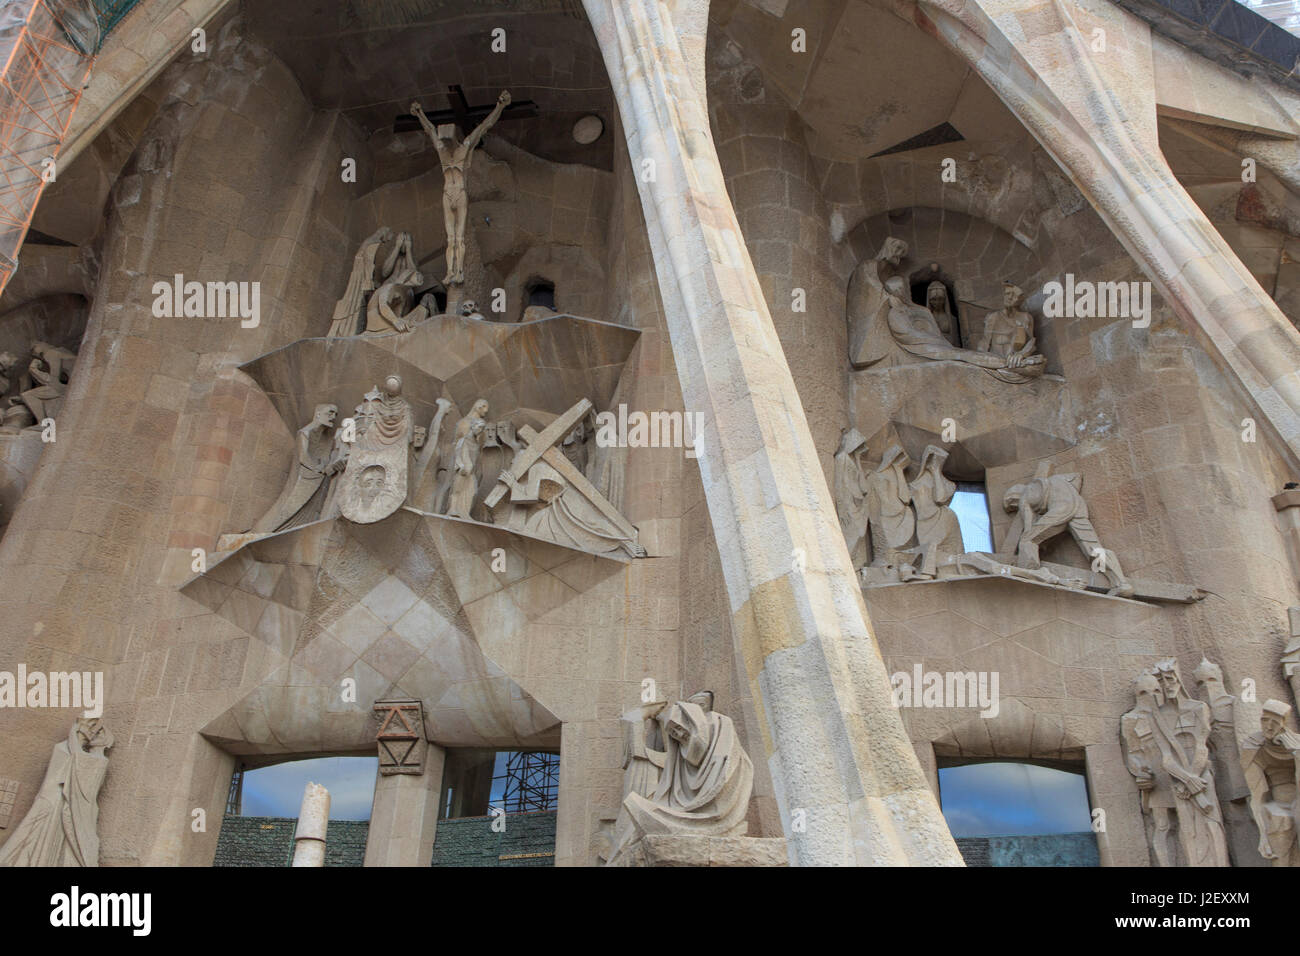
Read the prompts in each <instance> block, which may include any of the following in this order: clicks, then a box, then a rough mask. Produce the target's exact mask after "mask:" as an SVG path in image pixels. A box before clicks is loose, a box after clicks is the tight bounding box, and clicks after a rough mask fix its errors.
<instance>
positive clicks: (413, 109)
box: [411, 101, 424, 116]
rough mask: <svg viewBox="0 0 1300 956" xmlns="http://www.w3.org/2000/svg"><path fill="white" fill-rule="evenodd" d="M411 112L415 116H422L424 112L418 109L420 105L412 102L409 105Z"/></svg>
mask: <svg viewBox="0 0 1300 956" xmlns="http://www.w3.org/2000/svg"><path fill="white" fill-rule="evenodd" d="M411 112H412V113H414V114H415V115H416V116H422V115H424V110H423V109H422V108H421V107H420V104H419V103H418V102H414V101H413V102H412V103H411Z"/></svg>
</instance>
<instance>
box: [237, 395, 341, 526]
mask: <svg viewBox="0 0 1300 956" xmlns="http://www.w3.org/2000/svg"><path fill="white" fill-rule="evenodd" d="M338 413H339V410H338V407H337V406H335V405H317V406H316V414H315V415H313V416H312V420H311V421H310V422H308V423H307V424H306V425H304V426H303V427H302V428H300V429H298V434H297V435H296V436H295V442H294V444H295V453H296V454H295V459H296V460H295V462H294V464H293V465H292V466H291V467H290V469H289V477H288V478H287V479H286V480H285V483H284V488H283V490H282V491H281V492H280V497H279V498H277V499H276V500H275V503H274V504H272V505H271V507H270V508H268V509H267V511H266V514H264V515H262V517H261V518H259V519H258V521H257V523H256V524H255V525H253V528H252V530H253V531H254V532H256V533H259V534H270V533H271V532H273V531H279V530H280V529H281V528H284V527H285V526H287V525H288V524H289V523H290V522H291V521H292V520H293V519H294V518H295V517H296V516H297V515H298V514H299V513H300V512H302V511H303V510H304V509H305V508H306V507H307V504H308V502H310V501H311V500H312V498H313V497H315V495H316V493H317V492H318V491H319V490H320V487H321V485H322V484H324V482H325V479H326V478H328V477H329V476H330V475H332V474H335V473H336V472H337V471H339V469H340V468H342V467H343V464H344V461H343V459H341V458H340V457H339V456H338V455H337V454H336V453H335V451H334V440H333V437H332V436H331V435H330V434H327V433H328V432H329V431H330V429H332V428H333V427H334V419H335V418H336V417H337V416H338Z"/></svg>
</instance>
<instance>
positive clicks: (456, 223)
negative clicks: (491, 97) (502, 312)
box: [411, 90, 510, 285]
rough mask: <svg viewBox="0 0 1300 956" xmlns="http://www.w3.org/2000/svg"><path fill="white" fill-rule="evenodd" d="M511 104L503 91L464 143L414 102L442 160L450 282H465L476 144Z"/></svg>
mask: <svg viewBox="0 0 1300 956" xmlns="http://www.w3.org/2000/svg"><path fill="white" fill-rule="evenodd" d="M509 105H510V92H509V91H508V90H502V91H501V95H500V96H498V97H497V105H496V106H495V107H493V109H492V112H491V113H489V114H488V115H487V117H486V118H485V119H484V120H483V122H481V123H479V124H478V126H477V127H475V128H474V131H473V132H472V133H470V134H469V135H468V136H466V137H465V139H464V141H463V142H460V143H457V142H456V127H455V126H454V125H453V124H451V123H444V124H442V125H440V126H436V127H435V126H434V125H433V124H432V123H430V122H429V117H427V116H425V115H424V110H423V109H421V107H420V104H419V103H412V104H411V112H412V113H414V114H415V117H416V119H418V120H419V121H420V125H421V126H422V127H424V131H425V132H426V133H428V134H429V139H431V140H433V146H434V148H435V149H436V150H437V151H438V159H440V160H441V161H442V214H443V218H444V219H445V220H446V224H447V278H446V279H444V280H443V282H444V283H445V284H447V285H452V284H457V285H459V284H461V283H463V282H464V281H465V220H466V217H467V214H468V212H469V195H468V192H467V183H466V177H467V176H468V175H469V164H470V160H472V159H473V158H474V147H475V146H477V145H478V143H479V140H481V139H482V138H483V135H484V134H485V133H487V131H488V130H489V129H491V128H492V125H493V124H494V123H495V122H496V121H497V120H498V119H500V118H501V111H502V110H504V109H505V108H506V107H507V106H509Z"/></svg>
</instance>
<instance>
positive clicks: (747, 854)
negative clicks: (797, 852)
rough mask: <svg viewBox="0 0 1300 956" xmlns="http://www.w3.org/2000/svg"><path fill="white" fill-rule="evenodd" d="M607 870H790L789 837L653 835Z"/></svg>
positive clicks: (620, 855)
mask: <svg viewBox="0 0 1300 956" xmlns="http://www.w3.org/2000/svg"><path fill="white" fill-rule="evenodd" d="M605 865H606V866H788V865H789V857H788V856H787V853H786V847H785V837H699V836H668V835H665V834H651V835H648V836H645V837H642V838H641V839H640V840H637V841H636V842H635V843H630V844H628V845H627V846H626V847H624V848H623V849H622V850H621V851H620V852H619V853H618V854H617V855H616V856H615V857H614V858H613V859H611V860H610V861H609V862H608V863H606V864H605Z"/></svg>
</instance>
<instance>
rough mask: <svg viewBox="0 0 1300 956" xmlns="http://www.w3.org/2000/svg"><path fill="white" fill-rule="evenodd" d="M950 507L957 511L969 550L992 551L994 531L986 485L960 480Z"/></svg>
mask: <svg viewBox="0 0 1300 956" xmlns="http://www.w3.org/2000/svg"><path fill="white" fill-rule="evenodd" d="M949 507H950V508H952V510H953V511H955V512H956V513H957V523H958V524H959V525H961V543H962V546H963V547H964V548H965V549H966V550H967V551H989V552H991V551H992V550H993V532H992V530H991V528H990V527H989V499H988V492H987V491H985V490H984V486H983V485H982V484H979V483H977V482H973V481H960V482H958V483H957V493H956V494H955V495H953V496H952V501H951V502H950V503H949Z"/></svg>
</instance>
